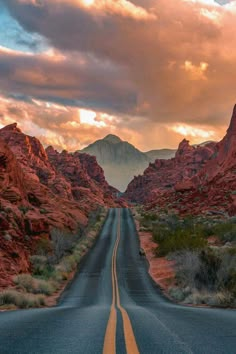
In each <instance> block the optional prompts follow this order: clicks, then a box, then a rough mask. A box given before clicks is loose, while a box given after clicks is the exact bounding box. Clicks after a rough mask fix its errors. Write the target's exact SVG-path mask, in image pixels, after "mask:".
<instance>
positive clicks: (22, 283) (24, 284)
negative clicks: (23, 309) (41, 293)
mask: <svg viewBox="0 0 236 354" xmlns="http://www.w3.org/2000/svg"><path fill="white" fill-rule="evenodd" d="M13 281H14V283H15V284H16V285H18V286H19V287H21V288H22V289H24V290H26V291H27V292H33V289H34V278H33V277H32V276H31V275H30V274H19V275H17V276H15V277H14V279H13Z"/></svg>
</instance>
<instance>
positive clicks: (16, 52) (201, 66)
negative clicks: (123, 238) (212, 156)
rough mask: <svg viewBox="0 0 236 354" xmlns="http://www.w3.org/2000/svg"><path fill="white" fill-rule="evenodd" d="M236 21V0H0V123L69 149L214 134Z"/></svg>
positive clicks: (219, 125)
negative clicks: (107, 140) (110, 140)
mask: <svg viewBox="0 0 236 354" xmlns="http://www.w3.org/2000/svg"><path fill="white" fill-rule="evenodd" d="M235 23H236V1H234V0H232V1H230V0H228V1H227V0H218V1H214V0H137V1H131V0H130V1H129V0H0V127H2V126H5V125H7V124H10V123H13V122H18V124H19V127H20V128H21V129H22V130H23V131H24V132H25V133H27V134H30V135H33V136H36V137H38V138H39V139H40V140H41V141H42V142H43V144H44V145H45V146H47V145H53V146H54V147H55V148H57V149H58V150H62V149H67V150H68V151H75V150H78V149H82V148H83V147H85V146H86V145H88V144H89V143H91V142H93V141H95V140H97V139H101V138H103V137H104V136H106V135H107V134H110V133H111V134H116V135H118V136H120V138H122V139H123V140H127V141H129V142H131V143H132V144H134V145H135V146H136V147H138V148H139V149H140V150H142V151H148V150H151V149H156V148H164V147H165V148H176V147H177V146H178V143H179V142H180V141H181V140H182V139H184V138H186V139H188V140H190V142H191V143H192V144H196V143H200V142H203V141H208V140H220V139H221V138H222V137H223V136H224V134H225V131H226V129H227V127H228V124H229V120H230V117H231V113H232V109H233V106H234V104H235V103H236V82H235V77H236V25H235Z"/></svg>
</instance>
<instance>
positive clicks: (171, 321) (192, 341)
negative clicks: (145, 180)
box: [0, 209, 236, 354]
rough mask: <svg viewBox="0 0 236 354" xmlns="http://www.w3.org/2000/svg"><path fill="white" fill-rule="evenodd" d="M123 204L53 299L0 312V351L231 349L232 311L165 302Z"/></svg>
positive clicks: (89, 353)
mask: <svg viewBox="0 0 236 354" xmlns="http://www.w3.org/2000/svg"><path fill="white" fill-rule="evenodd" d="M138 250H139V242H138V237H137V233H136V230H135V226H134V222H133V219H132V216H131V213H130V211H129V210H128V209H121V210H119V209H111V210H110V211H109V215H108V217H107V220H106V222H105V225H104V227H103V230H102V232H101V234H100V236H99V238H98V241H97V243H96V245H95V246H94V248H93V249H92V250H91V251H90V252H89V254H88V256H87V257H86V259H85V260H84V262H83V263H82V265H81V266H80V271H79V272H78V274H77V276H76V278H75V280H74V281H73V283H72V284H71V285H70V286H69V287H68V288H67V290H66V292H64V294H63V296H62V297H61V300H60V303H59V305H58V306H57V307H54V308H48V309H35V310H21V311H10V312H3V313H1V314H0V354H8V353H14V354H15V353H17V354H18V353H19V354H24V353H27V354H28V353H30V354H38V353H48V354H49V353H50V354H51V353H53V354H60V353H65V354H67V353H68V354H69V353H82V354H96V353H103V354H114V353H117V354H123V353H124V354H125V353H128V354H136V353H147V354H148V353H150V354H151V353H173V354H174V353H199V354H205V353H207V354H208V353H212V354H216V353H226V354H233V353H236V311H234V310H223V309H222V310H221V309H206V308H192V307H184V306H179V305H175V304H172V303H171V302H169V301H168V300H166V299H165V298H164V297H163V296H162V295H161V293H160V291H159V289H158V287H157V286H156V285H155V284H154V283H153V281H152V280H151V278H150V277H149V275H148V273H147V263H146V261H145V259H143V258H140V257H139V254H138Z"/></svg>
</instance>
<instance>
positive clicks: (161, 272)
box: [136, 220, 175, 291]
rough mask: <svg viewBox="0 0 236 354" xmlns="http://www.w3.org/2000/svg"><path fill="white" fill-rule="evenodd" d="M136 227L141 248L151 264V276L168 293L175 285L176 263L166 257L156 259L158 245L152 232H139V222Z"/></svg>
mask: <svg viewBox="0 0 236 354" xmlns="http://www.w3.org/2000/svg"><path fill="white" fill-rule="evenodd" d="M136 227H137V230H138V234H139V238H140V246H141V247H142V248H143V249H144V250H145V253H146V258H147V260H148V262H149V264H150V268H149V274H150V275H151V277H152V278H153V280H154V281H155V282H156V283H157V284H158V285H159V286H160V287H161V288H162V289H163V290H164V291H166V290H167V289H168V288H169V286H171V285H173V284H174V276H175V272H174V262H173V261H168V260H167V259H166V258H165V257H155V249H156V247H157V244H156V243H154V242H153V241H152V234H151V232H146V231H139V222H138V221H137V220H136Z"/></svg>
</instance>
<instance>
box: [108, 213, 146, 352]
mask: <svg viewBox="0 0 236 354" xmlns="http://www.w3.org/2000/svg"><path fill="white" fill-rule="evenodd" d="M119 242H120V209H119V211H118V223H117V237H116V242H115V246H114V249H113V254H112V269H111V278H112V304H111V310H110V316H109V320H108V324H107V329H106V334H105V339H104V346H103V354H115V353H116V327H117V312H116V306H117V308H118V309H119V310H120V312H121V315H122V320H123V329H124V336H125V346H126V352H127V354H139V350H138V346H137V343H136V339H135V336H134V332H133V328H132V325H131V322H130V319H129V315H128V313H127V312H126V310H125V309H124V308H123V307H122V306H121V303H120V294H119V285H118V280H117V271H116V263H117V262H116V259H117V250H118V246H119Z"/></svg>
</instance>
